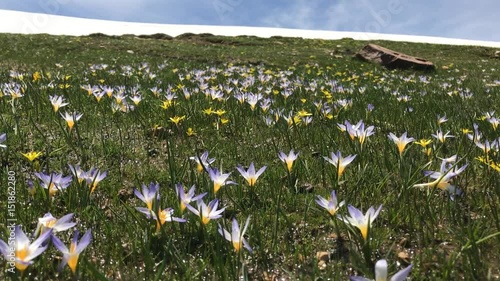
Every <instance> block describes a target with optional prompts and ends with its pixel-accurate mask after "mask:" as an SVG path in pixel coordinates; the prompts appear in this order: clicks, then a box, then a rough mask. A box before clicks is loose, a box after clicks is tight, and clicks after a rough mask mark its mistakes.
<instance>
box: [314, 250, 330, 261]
mask: <svg viewBox="0 0 500 281" xmlns="http://www.w3.org/2000/svg"><path fill="white" fill-rule="evenodd" d="M316 258H317V259H318V261H320V262H322V261H323V262H327V261H329V260H330V253H329V252H317V253H316Z"/></svg>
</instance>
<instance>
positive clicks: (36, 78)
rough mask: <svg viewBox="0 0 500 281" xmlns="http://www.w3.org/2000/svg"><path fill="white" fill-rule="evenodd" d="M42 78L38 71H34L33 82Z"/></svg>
mask: <svg viewBox="0 0 500 281" xmlns="http://www.w3.org/2000/svg"><path fill="white" fill-rule="evenodd" d="M40 79H42V75H41V74H40V72H38V71H37V72H35V73H33V82H36V81H38V80H40Z"/></svg>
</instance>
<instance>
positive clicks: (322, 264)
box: [318, 261, 326, 270]
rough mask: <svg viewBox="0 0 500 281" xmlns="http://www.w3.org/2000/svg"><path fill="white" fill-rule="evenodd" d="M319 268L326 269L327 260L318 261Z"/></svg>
mask: <svg viewBox="0 0 500 281" xmlns="http://www.w3.org/2000/svg"><path fill="white" fill-rule="evenodd" d="M318 268H319V270H325V269H326V262H324V261H319V262H318Z"/></svg>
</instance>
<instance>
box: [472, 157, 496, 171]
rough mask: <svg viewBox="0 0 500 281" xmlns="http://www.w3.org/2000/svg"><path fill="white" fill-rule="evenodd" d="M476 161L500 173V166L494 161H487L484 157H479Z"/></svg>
mask: <svg viewBox="0 0 500 281" xmlns="http://www.w3.org/2000/svg"><path fill="white" fill-rule="evenodd" d="M476 160H478V161H479V162H482V163H484V164H486V165H488V166H490V167H491V168H492V169H493V170H495V171H497V172H500V165H499V164H498V163H495V162H494V161H493V160H491V159H487V158H485V157H482V156H479V157H477V158H476Z"/></svg>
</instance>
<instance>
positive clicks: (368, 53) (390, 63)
mask: <svg viewBox="0 0 500 281" xmlns="http://www.w3.org/2000/svg"><path fill="white" fill-rule="evenodd" d="M356 57H358V58H360V59H364V60H367V61H373V62H376V63H378V64H381V65H383V66H385V67H387V68H389V69H395V68H398V69H408V68H413V69H418V70H434V69H435V66H434V64H433V63H432V62H430V61H428V60H425V59H421V58H417V57H412V56H409V55H406V54H402V53H399V52H396V51H393V50H390V49H387V48H384V47H381V46H379V45H375V44H368V45H366V46H365V47H364V48H363V49H361V51H359V52H358V53H357V54H356Z"/></svg>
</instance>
